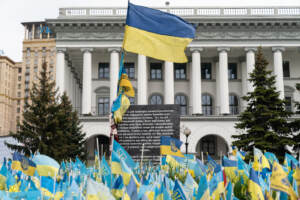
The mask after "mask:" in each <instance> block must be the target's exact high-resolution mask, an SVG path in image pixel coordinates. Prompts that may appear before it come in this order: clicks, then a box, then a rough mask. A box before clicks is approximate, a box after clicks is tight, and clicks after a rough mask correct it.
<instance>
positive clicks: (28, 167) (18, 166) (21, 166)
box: [11, 152, 36, 176]
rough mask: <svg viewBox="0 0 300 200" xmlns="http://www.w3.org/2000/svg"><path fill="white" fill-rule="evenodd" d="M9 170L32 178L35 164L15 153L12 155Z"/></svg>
mask: <svg viewBox="0 0 300 200" xmlns="http://www.w3.org/2000/svg"><path fill="white" fill-rule="evenodd" d="M11 168H12V169H14V170H20V171H22V172H23V173H24V174H26V175H28V176H33V175H34V172H35V169H36V164H35V163H34V162H33V161H31V160H29V159H28V158H27V157H25V156H23V155H21V154H19V153H17V152H15V153H14V154H13V161H12V165H11Z"/></svg>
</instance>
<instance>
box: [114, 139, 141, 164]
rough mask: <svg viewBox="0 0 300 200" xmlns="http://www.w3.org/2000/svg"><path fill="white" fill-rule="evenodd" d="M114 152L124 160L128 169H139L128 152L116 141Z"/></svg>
mask: <svg viewBox="0 0 300 200" xmlns="http://www.w3.org/2000/svg"><path fill="white" fill-rule="evenodd" d="M113 151H114V152H116V153H117V154H118V156H119V158H120V159H121V160H124V161H125V163H126V164H127V166H128V167H130V168H132V169H134V168H136V167H137V165H138V164H137V163H136V162H134V160H133V159H132V158H131V156H130V155H129V154H128V152H127V151H126V150H125V149H124V148H123V147H122V146H121V145H120V144H119V143H118V142H117V141H115V140H114V145H113Z"/></svg>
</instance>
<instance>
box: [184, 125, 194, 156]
mask: <svg viewBox="0 0 300 200" xmlns="http://www.w3.org/2000/svg"><path fill="white" fill-rule="evenodd" d="M191 133H192V131H191V130H190V129H189V128H188V127H184V129H183V134H184V135H185V138H186V140H185V153H186V154H188V146H189V143H188V137H189V136H190V135H191Z"/></svg>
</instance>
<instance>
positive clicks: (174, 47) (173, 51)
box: [123, 2, 195, 63]
mask: <svg viewBox="0 0 300 200" xmlns="http://www.w3.org/2000/svg"><path fill="white" fill-rule="evenodd" d="M194 37H195V28H194V27H193V25H192V24H189V23H187V22H186V21H184V20H183V19H181V18H180V17H178V16H176V15H172V14H170V13H166V12H162V11H160V10H155V9H152V8H147V7H143V6H138V5H134V4H132V3H129V2H128V9H127V19H126V25H125V34H124V40H123V48H124V49H125V50H126V51H129V52H133V53H137V54H142V55H145V56H149V57H152V58H156V59H159V60H166V61H170V62H176V63H185V62H187V57H186V55H185V53H184V50H185V49H186V47H187V45H188V44H189V43H190V42H191V41H192V40H193V38H194Z"/></svg>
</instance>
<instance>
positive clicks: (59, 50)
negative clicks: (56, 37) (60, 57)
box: [56, 47, 67, 53]
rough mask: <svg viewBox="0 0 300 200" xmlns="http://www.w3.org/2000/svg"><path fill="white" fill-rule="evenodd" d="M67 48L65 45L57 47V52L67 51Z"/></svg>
mask: <svg viewBox="0 0 300 200" xmlns="http://www.w3.org/2000/svg"><path fill="white" fill-rule="evenodd" d="M66 51H67V48H65V47H56V52H57V53H66Z"/></svg>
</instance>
